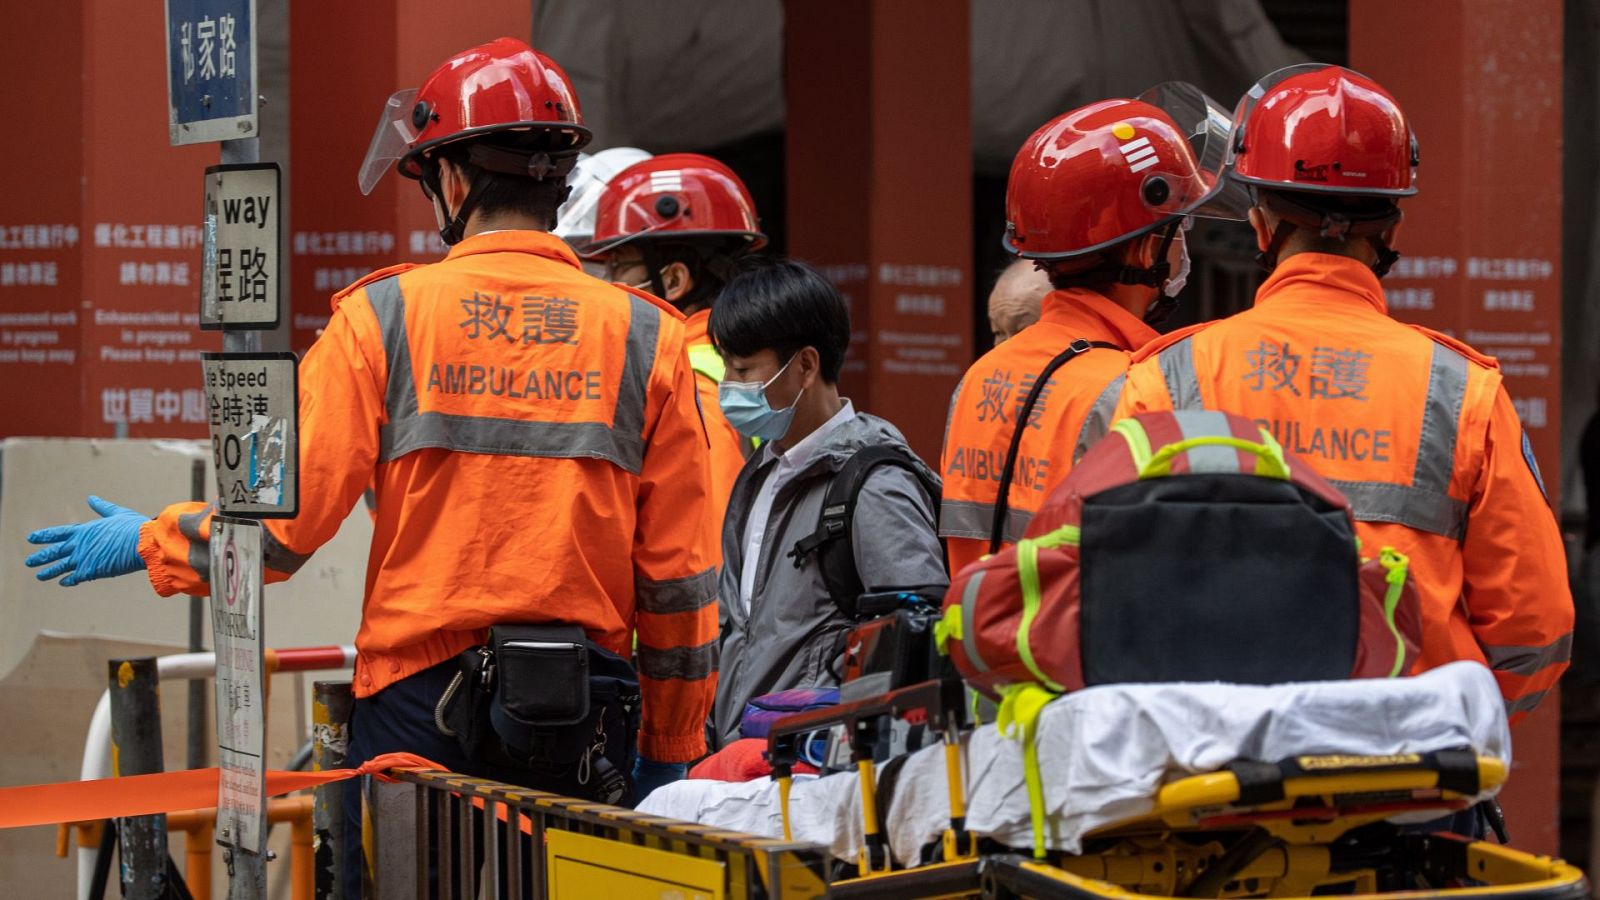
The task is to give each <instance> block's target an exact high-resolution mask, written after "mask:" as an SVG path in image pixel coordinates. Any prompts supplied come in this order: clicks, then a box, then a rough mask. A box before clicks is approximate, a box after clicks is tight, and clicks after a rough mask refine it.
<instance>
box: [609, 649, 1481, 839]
mask: <svg viewBox="0 0 1600 900" xmlns="http://www.w3.org/2000/svg"><path fill="white" fill-rule="evenodd" d="M1038 734H1039V760H1040V764H1041V766H1042V770H1043V776H1044V793H1045V804H1046V807H1047V811H1048V816H1047V819H1046V827H1047V832H1048V834H1047V843H1048V845H1049V846H1050V847H1051V848H1052V849H1056V850H1063V851H1066V852H1068V853H1077V852H1080V850H1081V846H1080V842H1081V841H1082V839H1083V836H1084V835H1085V834H1087V833H1089V832H1090V831H1093V830H1094V829H1096V828H1099V827H1102V826H1105V825H1109V824H1111V823H1113V822H1118V821H1122V820H1124V819H1128V818H1130V817H1133V816H1138V815H1142V814H1144V813H1146V812H1148V811H1149V810H1150V809H1151V808H1152V807H1153V805H1154V798H1155V795H1156V792H1157V790H1158V789H1159V788H1160V786H1161V785H1162V784H1164V783H1166V782H1168V781H1171V780H1174V779H1176V778H1181V777H1184V776H1186V775H1192V774H1198V773H1203V772H1211V771H1215V770H1217V769H1220V768H1222V767H1223V766H1225V765H1227V764H1228V763H1230V762H1233V761H1235V760H1259V761H1263V762H1278V761H1280V760H1283V759H1286V758H1288V757H1291V756H1299V755H1305V754H1319V753H1349V754H1363V755H1383V754H1390V753H1426V752H1429V751H1433V750H1445V749H1451V748H1457V747H1470V748H1472V749H1473V750H1476V751H1477V752H1478V753H1479V754H1482V755H1486V756H1494V757H1498V758H1500V759H1501V760H1504V761H1506V762H1507V763H1508V764H1509V762H1510V759H1511V736H1510V732H1509V731H1508V729H1507V726H1506V715H1505V707H1504V704H1503V702H1502V700H1501V698H1500V691H1499V688H1498V687H1497V686H1496V684H1495V680H1494V676H1493V675H1491V674H1490V672H1489V670H1488V669H1486V668H1484V667H1483V666H1481V665H1479V664H1477V663H1470V662H1459V663H1452V664H1450V665H1447V666H1443V667H1441V668H1438V669H1434V670H1433V671H1431V672H1427V673H1425V674H1423V675H1419V676H1417V677H1415V678H1398V679H1394V680H1365V681H1330V682H1316V683H1306V684H1292V685H1275V686H1271V687H1253V686H1241V685H1224V684H1163V685H1115V686H1106V687H1096V688H1090V689H1087V690H1083V691H1078V692H1077V693H1074V694H1069V695H1067V696H1065V697H1062V698H1061V699H1059V700H1056V701H1054V702H1052V703H1050V704H1049V705H1048V706H1046V707H1045V709H1044V712H1043V713H1042V714H1041V716H1040V720H1039V732H1038ZM964 745H965V746H964V760H965V772H966V780H967V827H968V828H969V829H970V830H972V831H973V832H975V833H976V834H979V835H982V836H987V837H992V838H994V839H996V840H998V841H1001V842H1003V843H1006V844H1008V845H1011V846H1016V847H1026V846H1029V845H1030V843H1031V841H1032V834H1031V831H1030V827H1029V821H1030V820H1029V815H1028V793H1027V787H1026V785H1025V783H1024V781H1023V774H1022V745H1021V744H1020V743H1018V742H1017V741H1015V740H1013V739H1010V738H1006V737H1003V736H1001V735H1000V734H999V732H998V731H997V730H996V728H995V727H994V726H993V725H988V726H985V727H983V728H979V729H977V730H976V731H974V732H973V733H972V734H971V735H970V736H969V737H968V738H967V739H966V740H965V741H964ZM1485 796H1487V794H1486V795H1485ZM639 810H640V811H641V812H648V813H652V814H655V815H662V816H671V817H673V818H677V819H684V820H687V821H692V822H699V823H702V824H706V825H713V826H716V827H718V828H727V829H731V830H735V831H743V832H747V833H750V834H758V835H765V836H769V837H782V835H783V822H782V818H781V816H780V813H779V808H778V790H777V785H776V784H775V783H773V781H772V780H771V779H770V778H762V779H758V780H756V781H750V782H744V783H725V782H717V781H703V780H696V781H681V782H678V783H676V784H671V785H668V786H666V787H664V788H661V789H660V790H657V791H656V792H655V793H653V794H651V795H650V796H649V797H648V798H646V799H645V801H644V802H643V803H642V804H640V805H639ZM790 813H791V822H792V824H793V828H794V835H793V836H794V839H795V840H797V841H805V842H809V843H816V844H821V845H823V846H826V847H828V848H830V850H831V851H832V852H833V854H834V855H835V856H837V857H839V858H840V859H847V860H848V859H854V858H855V856H856V851H857V850H858V848H859V847H860V846H861V843H862V837H861V835H862V832H861V803H860V795H859V790H858V787H857V776H856V775H855V773H853V772H848V773H840V774H836V775H830V776H827V777H825V778H806V777H804V776H801V777H799V778H797V779H796V780H795V785H794V789H793V791H792V792H791V797H790ZM949 815H950V810H949V798H948V796H947V794H946V789H945V773H944V759H943V755H942V751H941V750H940V749H939V748H938V747H931V748H925V749H923V750H922V751H920V752H918V753H915V754H912V756H911V757H910V758H909V759H908V760H907V761H906V764H905V768H904V769H902V770H901V773H900V776H899V779H898V781H897V782H896V784H895V789H894V797H893V800H892V802H891V804H890V808H889V826H888V828H889V839H890V844H891V846H892V848H893V850H894V854H895V857H896V858H897V859H899V860H900V861H901V862H902V863H907V864H910V863H914V862H915V861H916V859H917V858H918V856H919V854H920V851H921V847H922V845H923V844H925V843H927V842H929V841H932V840H935V839H937V838H938V836H939V835H940V833H941V832H942V831H943V830H944V828H945V827H946V825H947V824H948V822H949ZM1429 817H1430V816H1424V817H1423V818H1429ZM1413 818H1415V814H1413Z"/></svg>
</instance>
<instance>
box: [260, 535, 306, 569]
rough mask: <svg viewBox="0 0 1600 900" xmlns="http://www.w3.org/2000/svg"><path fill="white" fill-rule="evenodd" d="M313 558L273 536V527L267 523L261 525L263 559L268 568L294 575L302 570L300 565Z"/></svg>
mask: <svg viewBox="0 0 1600 900" xmlns="http://www.w3.org/2000/svg"><path fill="white" fill-rule="evenodd" d="M310 558H311V554H309V553H296V552H294V551H293V550H290V549H289V548H288V547H285V546H284V545H283V544H281V543H279V542H278V539H277V538H276V537H274V536H273V534H272V529H270V528H268V527H267V526H266V524H265V523H263V524H262V526H261V561H262V562H263V563H264V564H265V565H266V567H267V568H269V569H271V570H273V571H274V572H282V573H284V574H285V575H293V574H294V573H296V572H298V571H300V567H301V566H303V565H305V564H306V560H308V559H310Z"/></svg>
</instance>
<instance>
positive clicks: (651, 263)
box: [639, 241, 672, 303]
mask: <svg viewBox="0 0 1600 900" xmlns="http://www.w3.org/2000/svg"><path fill="white" fill-rule="evenodd" d="M639 258H640V259H641V260H642V261H643V262H644V270H645V271H646V272H649V273H650V292H651V293H652V294H655V295H656V296H657V297H660V298H661V299H663V300H667V283H666V282H665V281H664V280H662V278H661V254H659V253H657V252H656V246H655V241H640V242H639ZM667 302H668V303H671V302H672V301H671V300H667Z"/></svg>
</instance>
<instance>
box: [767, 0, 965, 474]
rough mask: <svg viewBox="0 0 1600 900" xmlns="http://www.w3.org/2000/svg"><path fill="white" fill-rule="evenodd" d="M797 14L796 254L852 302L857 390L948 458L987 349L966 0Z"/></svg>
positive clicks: (840, 0) (793, 118) (788, 55)
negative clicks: (978, 267) (967, 388)
mask: <svg viewBox="0 0 1600 900" xmlns="http://www.w3.org/2000/svg"><path fill="white" fill-rule="evenodd" d="M784 16H785V18H784V40H785V44H786V46H785V51H784V60H785V61H784V76H785V90H786V102H787V104H788V110H789V113H788V138H787V140H788V147H787V155H786V162H787V167H788V205H789V250H790V253H791V254H792V255H793V256H795V257H798V258H800V259H803V260H806V261H808V262H810V263H812V264H814V265H816V266H818V267H819V268H821V269H822V271H823V272H824V274H826V275H827V276H828V277H829V278H831V279H832V280H833V281H834V283H835V284H837V285H838V286H839V288H840V290H841V291H843V292H844V293H845V294H846V296H847V297H848V298H849V300H850V314H851V320H852V330H853V331H854V334H853V335H852V337H851V351H850V357H849V360H848V361H847V362H846V364H845V377H844V381H843V389H844V392H845V393H846V394H847V395H848V396H850V397H851V398H852V400H853V401H854V402H855V404H856V406H857V408H858V409H862V410H865V411H870V412H873V413H875V414H877V415H880V416H883V417H884V418H886V419H888V420H890V421H891V422H893V423H894V424H895V425H897V426H899V427H900V429H901V430H902V431H904V432H905V434H906V437H907V438H908V439H909V440H910V442H911V445H912V447H913V448H914V449H915V450H916V451H917V453H919V454H920V455H921V456H922V457H923V458H924V459H937V458H938V455H939V446H940V442H941V440H942V438H943V432H944V420H945V412H946V408H947V406H948V403H949V397H950V393H951V392H952V391H953V390H954V389H955V386H956V382H957V381H958V380H959V379H960V378H961V374H962V372H964V371H965V370H966V367H967V364H968V362H970V361H971V358H972V328H971V323H972V285H971V281H972V187H971V185H972V141H971V118H972V116H971V96H970V95H971V85H970V81H971V78H970V74H969V69H970V65H969V56H970V52H971V51H970V47H969V43H970V42H969V31H970V21H969V14H968V9H967V0H921V2H918V0H808V2H805V3H787V4H785V5H784Z"/></svg>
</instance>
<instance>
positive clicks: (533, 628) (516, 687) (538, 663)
mask: <svg viewBox="0 0 1600 900" xmlns="http://www.w3.org/2000/svg"><path fill="white" fill-rule="evenodd" d="M489 646H490V649H491V650H492V651H493V653H494V658H495V668H496V673H495V693H496V700H497V701H498V702H497V705H498V706H499V707H500V708H501V710H502V711H504V712H505V713H506V714H507V715H509V716H510V717H511V718H512V719H513V720H514V721H516V722H518V723H520V724H525V725H530V726H535V727H544V728H559V727H562V726H566V725H576V724H578V723H579V722H582V721H584V720H585V719H587V718H589V648H588V643H587V641H586V640H585V639H584V635H583V629H582V628H580V627H578V626H576V625H501V626H496V627H494V628H492V629H490V631H489Z"/></svg>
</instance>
